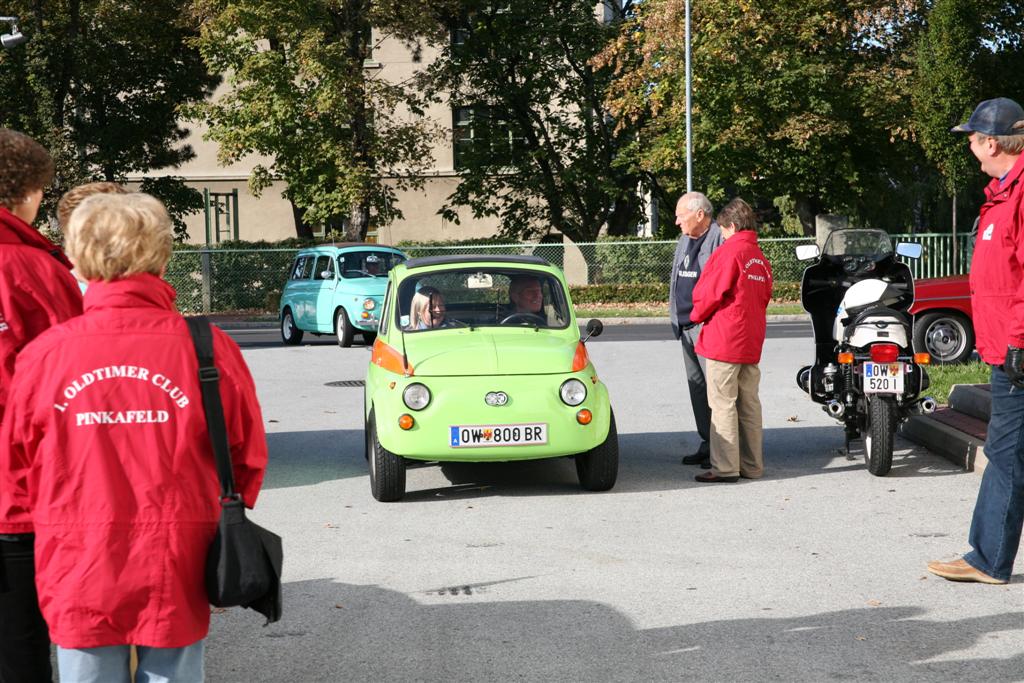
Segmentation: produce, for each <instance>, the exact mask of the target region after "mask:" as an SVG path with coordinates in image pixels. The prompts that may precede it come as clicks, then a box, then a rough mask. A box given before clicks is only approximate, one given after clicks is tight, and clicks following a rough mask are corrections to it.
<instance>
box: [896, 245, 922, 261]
mask: <svg viewBox="0 0 1024 683" xmlns="http://www.w3.org/2000/svg"><path fill="white" fill-rule="evenodd" d="M921 251H922V247H921V245H920V244H918V243H917V242H900V243H899V244H897V245H896V253H897V254H899V255H900V256H906V257H907V258H921Z"/></svg>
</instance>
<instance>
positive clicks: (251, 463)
mask: <svg viewBox="0 0 1024 683" xmlns="http://www.w3.org/2000/svg"><path fill="white" fill-rule="evenodd" d="M214 358H217V359H218V360H217V365H218V366H219V368H220V369H221V373H222V380H221V383H220V397H221V403H222V404H223V405H224V424H225V426H226V427H227V431H228V442H229V444H230V447H231V465H232V468H233V470H234V475H235V490H236V491H237V492H238V493H240V494H241V495H242V500H243V501H244V502H245V505H246V507H249V508H251V507H253V506H254V505H255V504H256V497H257V496H258V495H259V492H260V487H261V486H262V485H263V475H264V473H265V472H266V469H267V434H266V431H265V430H264V428H263V413H262V411H261V410H260V404H259V401H258V400H257V398H256V385H255V383H254V382H253V380H252V375H251V374H250V373H249V367H248V366H247V365H246V364H245V360H244V359H243V358H242V352H241V351H240V350H239V348H238V345H237V344H236V343H235V342H234V340H232V339H231V338H230V337H229V336H228V335H227V334H225V333H223V332H221V331H220V330H219V329H215V330H214Z"/></svg>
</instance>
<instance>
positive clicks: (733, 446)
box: [707, 358, 764, 479]
mask: <svg viewBox="0 0 1024 683" xmlns="http://www.w3.org/2000/svg"><path fill="white" fill-rule="evenodd" d="M707 368H708V405H709V406H710V407H711V470H712V471H713V472H714V473H715V474H717V475H719V476H722V477H734V476H736V475H737V474H742V475H743V476H744V477H748V478H750V479H757V478H758V477H760V476H761V475H762V474H764V458H763V453H762V438H763V435H762V424H761V400H760V399H759V398H758V396H757V391H758V386H759V385H760V383H761V370H760V369H759V368H758V367H757V365H756V364H751V365H741V364H737V363H723V362H722V361H717V360H711V359H710V358H709V359H708V361H707Z"/></svg>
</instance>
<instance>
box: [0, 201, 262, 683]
mask: <svg viewBox="0 0 1024 683" xmlns="http://www.w3.org/2000/svg"><path fill="white" fill-rule="evenodd" d="M171 241H172V239H171V222H170V219H169V218H168V216H167V212H166V211H165V210H164V207H163V205H161V204H160V202H158V201H157V200H155V199H153V198H152V197H150V196H148V195H144V194H125V195H112V194H106V195H96V196H93V197H89V198H88V199H86V200H85V201H84V202H83V203H82V204H81V206H79V207H78V209H76V210H75V212H74V214H72V216H71V221H70V224H69V226H68V232H67V246H68V253H69V254H70V255H71V258H72V260H73V261H74V263H75V266H76V268H77V270H78V272H79V273H80V274H81V275H82V276H83V277H85V278H86V279H87V280H88V281H89V288H88V290H87V291H86V295H85V313H84V314H83V315H81V316H80V317H78V318H75V319H73V320H71V321H69V322H67V323H64V324H61V325H58V326H56V327H53V328H51V329H50V330H48V331H47V332H45V333H44V334H42V335H40V336H39V337H38V338H37V339H36V340H35V341H34V342H32V343H31V344H29V345H28V346H27V347H26V348H25V350H24V351H23V352H22V353H21V355H20V356H19V358H18V363H17V366H16V370H15V377H14V382H13V385H12V387H11V394H10V401H9V402H8V413H7V419H6V421H5V423H4V427H3V444H0V445H7V447H6V448H4V449H3V450H0V503H2V507H0V509H2V510H4V511H5V517H4V519H3V522H4V524H5V525H6V526H7V528H11V527H14V528H15V529H25V530H28V529H33V528H34V530H35V534H36V566H37V567H38V573H37V575H36V586H37V588H38V592H39V604H40V607H41V609H42V613H43V616H44V617H45V618H46V622H47V624H48V625H49V629H50V637H51V638H52V640H53V641H54V642H55V643H56V644H57V645H58V649H57V663H58V667H59V669H60V678H61V681H62V682H63V681H113V680H129V678H128V662H129V646H131V645H135V646H137V648H138V656H139V664H138V666H139V672H140V673H139V675H140V676H142V677H143V678H145V677H146V676H151V677H152V678H147V679H146V680H152V679H157V680H165V679H166V680H188V681H193V680H201V679H202V677H203V639H204V638H205V637H206V634H207V631H208V629H209V623H210V607H209V604H208V602H207V598H206V591H205V586H204V581H203V567H204V561H205V556H206V552H207V549H208V547H209V545H210V542H211V540H212V539H213V536H214V531H215V528H216V524H217V520H218V517H219V512H220V507H219V504H218V497H219V484H218V479H217V474H216V471H215V468H214V459H213V453H212V450H211V447H210V438H209V435H208V433H207V429H206V419H205V414H204V412H203V402H202V398H201V394H200V387H199V381H198V377H197V372H198V363H197V360H196V357H195V351H194V349H193V346H192V342H191V338H190V336H189V332H188V327H187V325H186V324H185V320H184V319H183V318H182V317H181V316H180V315H179V314H178V313H177V312H176V310H175V306H174V298H175V292H174V289H173V288H172V287H171V286H170V285H168V284H167V283H166V282H164V281H163V280H162V279H161V275H162V274H163V272H164V269H165V267H166V265H167V262H168V260H169V259H170V256H171ZM214 353H215V357H216V359H217V360H216V362H217V366H218V368H219V370H220V374H221V381H220V391H221V398H222V401H223V404H224V414H225V422H226V425H227V431H228V436H229V440H230V444H231V457H232V461H233V465H234V475H235V482H236V484H237V489H238V491H239V492H240V493H241V494H242V497H243V498H244V500H245V503H246V505H248V506H249V507H251V506H252V505H253V503H255V501H256V495H257V493H258V491H259V488H260V484H261V482H262V479H263V472H264V468H265V467H266V461H267V448H266V438H265V434H264V430H263V423H262V418H261V415H260V407H259V404H258V403H257V400H256V392H255V387H254V386H253V381H252V377H251V376H250V374H249V371H248V368H247V367H246V365H245V362H244V361H243V360H242V355H241V352H240V351H239V349H238V346H237V345H236V344H235V343H234V342H233V341H232V340H231V339H230V338H229V337H228V336H227V335H226V334H224V333H223V332H221V331H220V330H218V329H216V328H214Z"/></svg>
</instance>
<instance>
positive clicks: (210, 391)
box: [185, 316, 238, 501]
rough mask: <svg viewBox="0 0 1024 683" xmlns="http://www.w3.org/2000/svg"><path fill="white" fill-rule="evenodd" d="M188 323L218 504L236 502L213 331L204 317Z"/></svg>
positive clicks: (188, 319) (193, 319)
mask: <svg viewBox="0 0 1024 683" xmlns="http://www.w3.org/2000/svg"><path fill="white" fill-rule="evenodd" d="M185 322H186V323H188V331H189V334H191V335H192V344H193V345H194V346H195V348H196V358H197V359H198V360H199V387H200V388H201V389H202V394H203V409H204V411H205V412H206V429H207V431H208V432H209V433H210V443H211V444H212V445H213V455H214V458H215V459H216V461H217V476H218V477H219V478H220V495H221V500H222V501H223V500H225V499H234V498H238V494H236V493H235V477H234V474H233V473H232V470H231V451H230V448H229V446H228V432H227V428H226V427H225V426H224V406H223V405H221V402H220V372H219V371H218V370H217V366H216V365H214V364H213V330H212V329H211V328H210V321H209V320H208V319H207V318H206V317H204V316H196V317H192V318H185Z"/></svg>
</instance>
